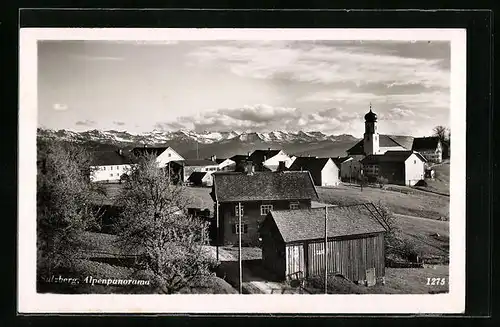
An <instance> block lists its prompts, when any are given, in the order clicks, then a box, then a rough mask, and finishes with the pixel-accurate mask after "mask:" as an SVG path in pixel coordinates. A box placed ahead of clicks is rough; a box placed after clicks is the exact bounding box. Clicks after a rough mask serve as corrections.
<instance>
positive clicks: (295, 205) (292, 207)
mask: <svg viewBox="0 0 500 327" xmlns="http://www.w3.org/2000/svg"><path fill="white" fill-rule="evenodd" d="M299 208H300V205H299V203H298V202H290V210H297V209H299Z"/></svg>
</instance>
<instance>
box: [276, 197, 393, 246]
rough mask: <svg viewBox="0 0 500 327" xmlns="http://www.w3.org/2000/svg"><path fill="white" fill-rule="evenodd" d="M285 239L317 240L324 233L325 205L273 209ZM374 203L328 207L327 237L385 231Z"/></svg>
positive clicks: (286, 240)
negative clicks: (299, 208)
mask: <svg viewBox="0 0 500 327" xmlns="http://www.w3.org/2000/svg"><path fill="white" fill-rule="evenodd" d="M266 219H272V220H274V223H275V224H276V226H277V227H278V230H279V232H280V234H281V236H282V238H283V240H284V241H285V242H286V243H288V242H295V241H305V240H317V239H322V238H324V237H325V208H314V209H301V210H277V211H271V212H270V213H269V214H268V216H267V217H266ZM379 220H380V215H379V214H378V212H377V211H376V208H375V206H374V205H373V204H371V203H368V204H356V205H350V206H335V207H328V220H327V222H328V228H327V230H328V238H335V237H342V236H354V235H362V234H370V233H380V232H385V231H386V229H385V228H384V226H383V225H382V224H381V223H380V222H379Z"/></svg>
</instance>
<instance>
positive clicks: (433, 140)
mask: <svg viewBox="0 0 500 327" xmlns="http://www.w3.org/2000/svg"><path fill="white" fill-rule="evenodd" d="M438 144H439V137H436V136H432V137H418V138H415V140H414V141H413V147H412V150H414V151H422V150H435V149H436V148H437V147H438Z"/></svg>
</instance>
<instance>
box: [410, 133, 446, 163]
mask: <svg viewBox="0 0 500 327" xmlns="http://www.w3.org/2000/svg"><path fill="white" fill-rule="evenodd" d="M412 150H413V151H417V152H419V153H420V154H421V155H423V156H424V157H425V159H427V160H428V161H430V162H436V163H441V162H442V161H443V145H442V144H441V140H440V139H439V137H437V136H432V137H419V138H415V140H414V141H413V147H412Z"/></svg>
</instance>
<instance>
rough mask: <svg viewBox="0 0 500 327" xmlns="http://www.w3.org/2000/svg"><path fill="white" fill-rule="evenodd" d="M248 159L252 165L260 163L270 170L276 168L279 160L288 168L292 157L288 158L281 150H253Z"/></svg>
mask: <svg viewBox="0 0 500 327" xmlns="http://www.w3.org/2000/svg"><path fill="white" fill-rule="evenodd" d="M250 160H251V161H252V162H253V163H254V165H257V166H259V165H262V166H264V167H267V168H268V169H269V170H271V171H276V170H277V169H278V166H279V163H280V161H282V162H285V166H286V167H287V168H289V167H290V166H291V165H292V162H293V159H292V158H290V157H289V156H288V155H287V154H286V153H285V152H283V150H271V149H270V148H269V149H267V150H255V151H254V152H252V154H250Z"/></svg>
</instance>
